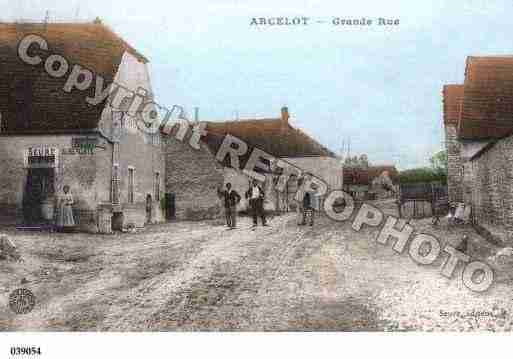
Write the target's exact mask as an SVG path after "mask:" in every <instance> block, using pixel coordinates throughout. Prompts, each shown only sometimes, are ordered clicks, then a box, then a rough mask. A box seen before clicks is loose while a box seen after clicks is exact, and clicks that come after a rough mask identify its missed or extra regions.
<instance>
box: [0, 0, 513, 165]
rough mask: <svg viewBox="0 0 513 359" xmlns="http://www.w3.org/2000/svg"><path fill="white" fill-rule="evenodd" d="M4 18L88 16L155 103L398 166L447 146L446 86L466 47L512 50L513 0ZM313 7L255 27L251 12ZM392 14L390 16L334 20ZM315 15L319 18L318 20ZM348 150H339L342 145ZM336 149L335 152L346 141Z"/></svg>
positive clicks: (171, 5)
mask: <svg viewBox="0 0 513 359" xmlns="http://www.w3.org/2000/svg"><path fill="white" fill-rule="evenodd" d="M0 8H1V9H2V13H0V21H13V20H37V21H42V20H43V19H44V18H45V14H46V12H47V11H48V15H49V19H50V21H77V20H78V21H88V20H93V19H94V18H96V17H99V18H101V19H102V21H103V22H104V23H105V24H107V25H108V26H109V27H111V28H112V29H113V30H114V31H115V32H116V33H118V34H119V35H120V36H122V37H123V38H124V39H125V40H126V41H127V42H129V43H130V44H131V45H132V46H134V47H135V48H136V49H138V50H139V51H140V52H141V53H143V54H144V55H145V56H146V57H148V58H149V60H150V71H151V75H152V84H153V88H154V92H155V95H156V98H157V102H158V103H159V104H161V105H163V106H166V107H168V108H171V106H172V105H175V104H176V105H182V106H184V107H185V108H187V110H188V112H189V113H191V114H192V113H193V112H194V110H193V109H194V107H198V108H199V117H200V120H233V119H235V118H236V117H237V116H238V117H239V118H241V119H244V118H255V117H257V118H258V117H267V118H269V117H278V116H279V114H280V108H281V107H282V106H284V105H286V106H288V108H289V112H290V114H291V122H292V124H293V125H294V126H296V127H299V128H301V129H303V130H304V131H305V132H306V133H308V134H310V135H311V136H313V137H314V138H316V139H317V140H318V141H319V142H321V143H322V144H324V145H325V146H327V147H328V148H330V149H331V150H332V151H334V152H336V153H343V154H344V155H347V153H348V149H347V144H348V143H349V142H350V152H349V153H350V155H352V156H354V155H360V154H363V153H365V154H367V156H368V157H369V161H370V162H371V163H372V164H395V165H396V166H397V167H398V168H400V169H408V168H414V167H420V166H427V165H429V158H430V156H431V155H432V154H433V153H435V152H437V151H438V150H440V149H442V148H443V146H444V145H443V140H444V135H443V124H442V98H441V90H442V86H443V85H444V84H447V83H462V81H463V79H464V70H465V59H466V57H467V56H472V55H474V56H475V55H501V54H513V48H512V46H513V42H512V39H511V30H512V28H511V27H512V25H513V21H512V20H511V14H513V2H512V1H511V0H509V1H506V0H495V1H489V0H461V1H460V0H455V1H440V0H431V1H429V2H428V1H424V2H422V3H419V2H414V1H411V0H404V1H402V0H387V1H381V0H374V1H370V0H358V1H337V2H335V1H304V0H285V1H279V2H278V1H276V0H272V1H269V0H259V1H253V2H249V1H235V0H187V1H179V2H178V1H176V2H175V1H165V0H145V1H140V0H123V1H119V0H111V1H105V0H89V1H87V2H84V1H81V0H45V1H41V0H0ZM296 16H306V17H309V18H310V19H311V20H310V24H309V25H308V26H295V27H291V26H254V25H250V23H251V20H252V18H253V17H257V18H260V17H290V18H293V17H296ZM334 17H338V18H343V19H361V18H366V19H371V20H373V21H374V22H376V20H377V18H379V17H382V18H389V19H399V25H398V26H389V27H386V26H375V25H373V26H367V27H365V26H334V25H332V24H331V21H332V19H333V18H334ZM316 21H324V23H322V24H321V23H317V22H316ZM343 149H344V150H343ZM342 150H343V151H342Z"/></svg>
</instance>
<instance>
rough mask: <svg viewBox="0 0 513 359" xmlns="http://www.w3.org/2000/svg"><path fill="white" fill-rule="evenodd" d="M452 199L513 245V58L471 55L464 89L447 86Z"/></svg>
mask: <svg viewBox="0 0 513 359" xmlns="http://www.w3.org/2000/svg"><path fill="white" fill-rule="evenodd" d="M443 96H444V106H443V108H444V123H445V129H446V143H447V151H448V155H449V168H448V171H449V173H448V183H449V197H450V200H451V201H454V202H465V203H467V204H470V205H471V207H472V217H473V221H474V222H475V224H476V225H477V227H478V228H479V229H481V230H483V231H484V232H485V233H486V234H489V235H491V236H492V237H493V238H494V239H496V240H498V241H501V242H503V243H509V244H511V243H513V181H512V179H513V164H512V163H513V162H512V161H513V57H511V56H490V57H473V56H472V57H468V58H467V61H466V68H465V80H464V83H463V85H447V86H445V87H444V91H443Z"/></svg>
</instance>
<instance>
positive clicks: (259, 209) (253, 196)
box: [246, 180, 267, 228]
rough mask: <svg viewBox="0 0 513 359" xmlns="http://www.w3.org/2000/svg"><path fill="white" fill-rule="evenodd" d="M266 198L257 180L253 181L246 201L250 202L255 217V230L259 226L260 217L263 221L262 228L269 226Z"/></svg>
mask: <svg viewBox="0 0 513 359" xmlns="http://www.w3.org/2000/svg"><path fill="white" fill-rule="evenodd" d="M264 196H265V194H264V191H263V190H262V187H260V186H259V185H258V182H257V181H256V180H253V182H252V183H251V186H250V187H249V190H248V191H247V192H246V199H247V200H248V201H249V207H250V208H251V213H252V215H253V228H254V227H256V226H257V224H258V217H260V218H261V219H262V226H267V223H266V220H265V213H264Z"/></svg>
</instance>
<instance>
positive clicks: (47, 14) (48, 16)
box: [43, 10, 50, 31]
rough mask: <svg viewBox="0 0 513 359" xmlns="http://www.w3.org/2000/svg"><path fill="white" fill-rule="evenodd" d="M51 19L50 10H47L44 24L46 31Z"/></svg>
mask: <svg viewBox="0 0 513 359" xmlns="http://www.w3.org/2000/svg"><path fill="white" fill-rule="evenodd" d="M49 21H50V10H46V14H45V21H44V25H43V27H44V30H45V31H46V27H47V25H48V22H49Z"/></svg>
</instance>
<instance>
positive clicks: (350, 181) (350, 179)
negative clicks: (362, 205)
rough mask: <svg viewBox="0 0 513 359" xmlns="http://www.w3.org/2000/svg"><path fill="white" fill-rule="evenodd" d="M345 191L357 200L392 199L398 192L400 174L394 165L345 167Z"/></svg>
mask: <svg viewBox="0 0 513 359" xmlns="http://www.w3.org/2000/svg"><path fill="white" fill-rule="evenodd" d="M343 177H344V190H345V191H346V192H348V193H351V194H352V195H353V196H354V197H355V198H356V199H360V200H364V199H367V198H369V197H376V198H378V197H379V198H384V197H390V196H392V195H393V194H394V191H396V190H397V184H398V183H399V172H398V171H397V169H396V167H395V166H393V165H382V166H368V167H365V166H364V167H353V166H344V168H343Z"/></svg>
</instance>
